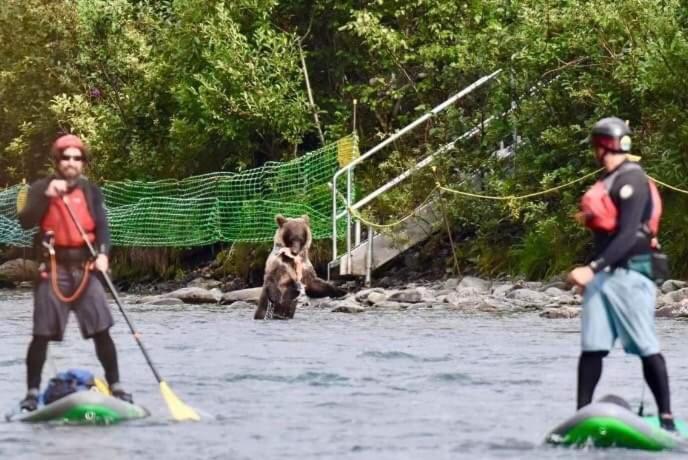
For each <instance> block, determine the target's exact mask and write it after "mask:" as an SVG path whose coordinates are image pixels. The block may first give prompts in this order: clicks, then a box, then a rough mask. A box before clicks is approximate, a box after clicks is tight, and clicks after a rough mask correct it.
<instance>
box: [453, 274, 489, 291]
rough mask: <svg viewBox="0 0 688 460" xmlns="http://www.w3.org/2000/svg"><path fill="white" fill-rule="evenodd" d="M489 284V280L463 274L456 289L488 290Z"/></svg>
mask: <svg viewBox="0 0 688 460" xmlns="http://www.w3.org/2000/svg"><path fill="white" fill-rule="evenodd" d="M491 284H492V283H490V282H489V281H486V280H484V279H480V278H476V277H474V276H464V277H463V279H462V280H461V282H460V283H459V285H458V286H457V289H458V290H463V289H475V290H476V291H477V292H489V290H490V285H491Z"/></svg>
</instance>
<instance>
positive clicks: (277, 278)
mask: <svg viewBox="0 0 688 460" xmlns="http://www.w3.org/2000/svg"><path fill="white" fill-rule="evenodd" d="M275 221H276V222H277V231H276V232H275V239H274V246H273V248H272V252H271V253H270V255H269V256H268V259H267V261H266V262H265V277H264V278H263V290H262V292H261V294H260V299H259V300H258V307H257V308H256V312H255V315H254V316H253V318H254V319H266V316H267V318H268V319H270V318H274V319H289V318H293V317H294V313H295V311H296V303H297V302H296V299H297V298H298V296H299V294H300V293H301V291H302V289H303V288H305V292H306V295H307V296H309V297H341V296H343V295H345V294H346V291H345V290H343V289H340V288H338V287H336V286H334V285H332V284H330V283H328V282H327V281H325V280H323V279H320V278H318V276H317V275H316V273H315V269H314V268H313V264H311V261H310V259H309V258H308V249H309V248H310V246H311V243H312V241H313V236H312V234H311V226H310V221H309V219H308V216H307V215H305V214H304V215H303V216H301V217H298V218H293V219H292V218H287V217H284V216H282V215H281V214H278V215H277V216H275Z"/></svg>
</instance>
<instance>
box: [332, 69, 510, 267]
mask: <svg viewBox="0 0 688 460" xmlns="http://www.w3.org/2000/svg"><path fill="white" fill-rule="evenodd" d="M501 72H502V69H498V70H496V71H495V72H492V73H491V74H490V75H486V76H484V77H481V78H479V79H478V80H476V81H475V82H473V83H472V84H471V85H469V86H467V87H466V88H464V89H463V90H461V91H460V92H458V93H456V94H455V95H453V96H452V97H450V98H449V99H447V100H446V101H444V102H443V103H441V104H440V105H438V106H437V107H435V108H434V109H432V110H431V111H430V112H427V113H426V114H425V115H423V116H421V117H420V118H418V119H417V120H415V121H413V122H412V123H410V124H408V125H407V126H405V127H404V128H402V129H401V130H399V131H397V132H395V133H394V134H393V135H392V136H390V137H388V138H387V139H385V140H384V141H382V142H380V143H379V144H377V145H376V146H375V147H373V148H371V149H370V150H368V151H367V152H366V153H364V154H363V155H361V156H360V157H358V158H356V159H355V160H353V161H352V162H351V163H349V164H348V165H346V166H344V167H343V168H341V169H340V170H339V171H337V172H336V173H335V175H334V177H333V178H332V260H333V261H334V260H336V259H337V220H339V219H340V218H341V217H343V216H344V215H346V216H347V220H346V233H347V236H346V247H347V253H348V254H351V249H352V248H351V211H350V207H351V201H352V195H353V181H352V171H353V168H354V167H356V166H357V165H358V164H360V163H362V162H363V161H364V160H366V159H367V158H369V157H371V156H372V155H374V154H375V153H377V152H378V151H380V150H382V149H383V148H384V147H385V146H387V145H389V144H390V143H392V142H394V141H395V140H397V139H398V138H400V137H401V136H403V135H404V134H406V133H408V132H409V131H412V130H413V129H415V128H416V127H417V126H419V125H420V124H422V123H424V122H425V121H427V120H429V119H430V118H432V117H434V116H436V115H437V114H438V113H440V112H442V111H443V110H445V109H446V108H447V107H449V106H450V105H451V104H453V103H454V102H456V101H457V100H459V99H461V98H462V97H464V96H466V95H467V94H469V93H471V92H473V91H474V90H475V89H477V88H479V87H480V86H482V85H484V84H485V83H487V82H489V81H490V80H492V79H494V78H495V77H496V76H497V75H499V74H500V73H501ZM466 134H468V133H466ZM461 138H463V136H462V137H461ZM461 138H459V139H457V141H458V140H460V139H461ZM454 142H456V141H454ZM451 144H453V143H451ZM448 145H449V144H448ZM441 150H442V149H441ZM443 151H446V150H443ZM439 153H440V152H436V154H439ZM434 155H435V154H433V155H431V157H430V158H426V159H425V160H423V161H422V162H421V163H424V164H423V165H421V166H420V167H422V166H425V164H427V163H429V162H430V161H431V159H432V157H433V156H434ZM419 165H420V163H419V164H417V165H416V166H415V167H414V168H412V169H411V170H409V171H407V172H406V173H404V174H406V175H405V176H404V177H402V178H401V179H399V178H397V179H399V180H397V179H394V180H392V181H391V182H394V183H391V182H390V183H388V184H385V186H383V187H381V188H379V189H377V190H375V191H374V192H372V193H371V194H369V195H368V196H366V197H364V198H363V199H362V200H360V201H359V202H357V203H356V204H355V206H356V207H357V208H359V207H361V206H363V205H364V204H365V203H368V202H369V201H371V200H372V199H374V198H375V197H377V196H378V195H379V194H381V193H383V192H384V191H386V190H388V189H390V188H392V187H393V186H394V185H396V184H397V183H399V182H401V181H402V180H403V179H405V178H406V177H408V176H410V175H411V174H412V172H413V171H414V170H415V169H417V168H418V167H419ZM345 173H346V208H345V210H344V211H343V214H339V215H338V214H337V179H338V178H339V177H340V176H342V175H343V174H345ZM402 176H403V175H402ZM395 181H396V182H395ZM385 187H386V188H385ZM373 194H374V196H372V197H371V195H373ZM349 268H350V267H349Z"/></svg>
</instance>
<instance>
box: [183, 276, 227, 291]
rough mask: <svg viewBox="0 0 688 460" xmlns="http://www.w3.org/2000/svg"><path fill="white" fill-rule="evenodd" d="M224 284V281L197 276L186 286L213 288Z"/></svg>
mask: <svg viewBox="0 0 688 460" xmlns="http://www.w3.org/2000/svg"><path fill="white" fill-rule="evenodd" d="M221 285H222V281H218V280H214V279H207V278H201V277H199V278H195V279H193V280H191V281H190V282H189V283H188V284H187V285H186V286H187V287H198V288H202V289H213V288H218V287H220V286H221Z"/></svg>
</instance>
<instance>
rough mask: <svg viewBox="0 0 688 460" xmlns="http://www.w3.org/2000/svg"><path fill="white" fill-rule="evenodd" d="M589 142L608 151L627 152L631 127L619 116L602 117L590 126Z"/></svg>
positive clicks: (629, 145)
mask: <svg viewBox="0 0 688 460" xmlns="http://www.w3.org/2000/svg"><path fill="white" fill-rule="evenodd" d="M590 141H591V143H592V145H593V146H595V147H602V148H604V149H605V150H607V151H608V152H613V153H628V152H630V151H631V129H630V128H629V127H628V125H627V124H626V122H624V121H623V120H622V119H621V118H617V117H608V118H603V119H601V120H600V121H598V122H597V123H595V126H593V127H592V132H591V139H590Z"/></svg>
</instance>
